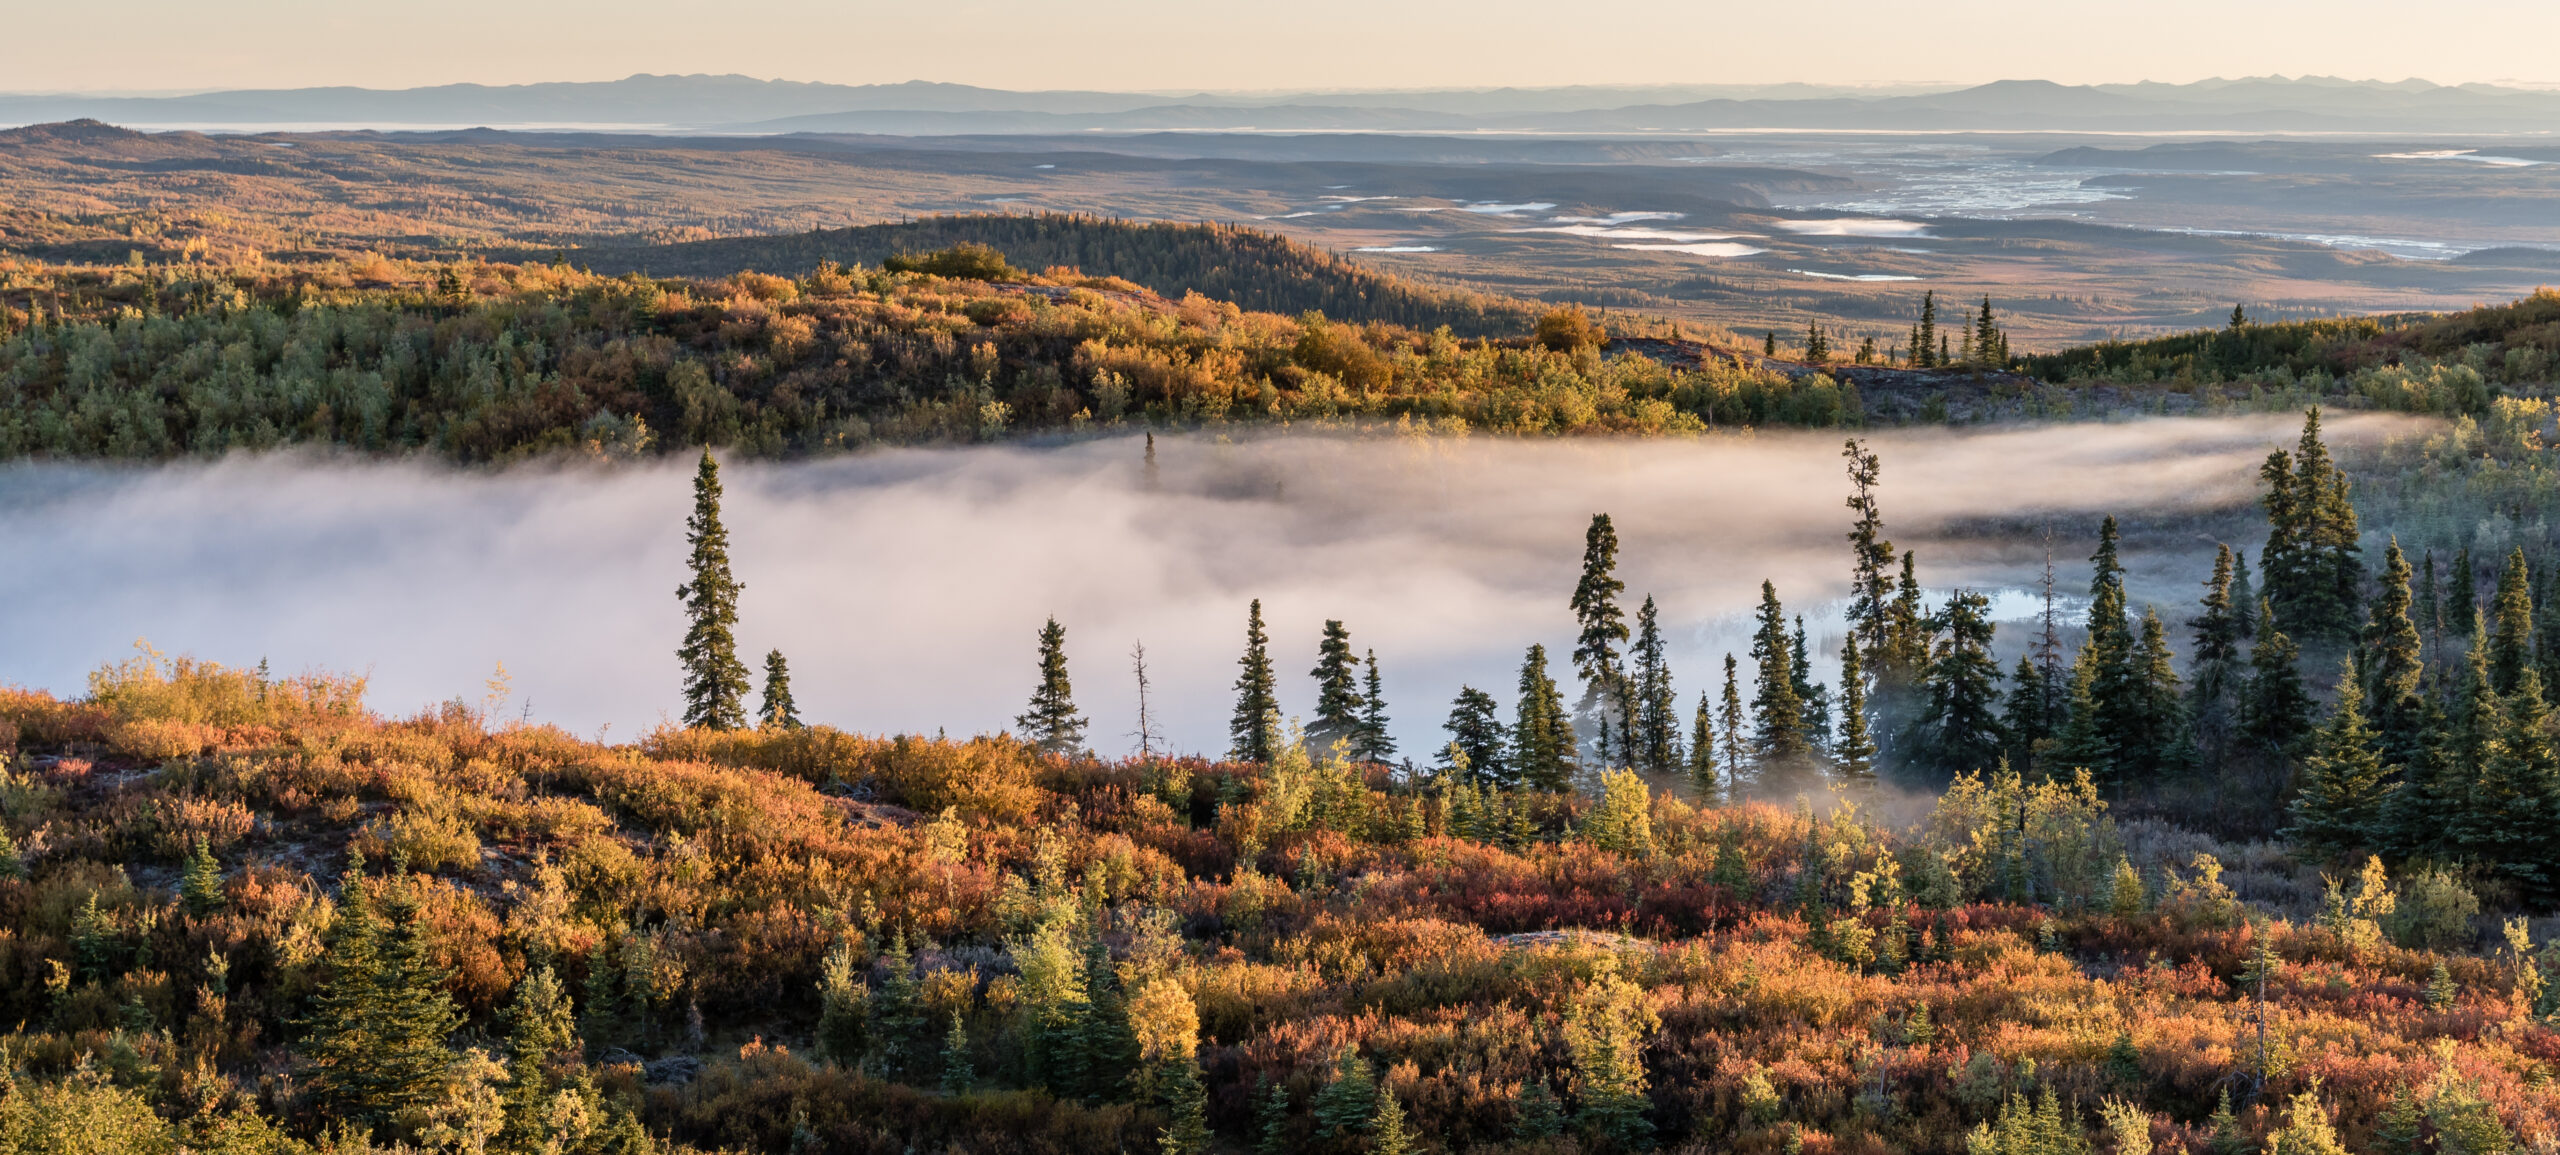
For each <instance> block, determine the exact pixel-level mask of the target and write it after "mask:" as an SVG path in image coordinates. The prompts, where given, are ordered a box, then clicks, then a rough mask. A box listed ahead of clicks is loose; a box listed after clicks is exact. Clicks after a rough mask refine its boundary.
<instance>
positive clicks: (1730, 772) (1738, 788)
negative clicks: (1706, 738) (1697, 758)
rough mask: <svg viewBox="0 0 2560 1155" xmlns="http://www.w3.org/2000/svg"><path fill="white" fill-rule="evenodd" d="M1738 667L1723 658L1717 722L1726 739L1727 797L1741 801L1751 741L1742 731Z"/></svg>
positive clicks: (1727, 657) (1726, 656)
mask: <svg viewBox="0 0 2560 1155" xmlns="http://www.w3.org/2000/svg"><path fill="white" fill-rule="evenodd" d="M1737 673H1738V667H1737V665H1736V663H1735V662H1734V659H1733V655H1732V654H1726V655H1725V656H1724V694H1723V696H1722V697H1721V698H1719V699H1718V700H1717V706H1718V710H1717V714H1716V720H1717V722H1719V723H1720V724H1721V725H1720V727H1719V729H1720V734H1721V737H1722V738H1723V739H1724V774H1725V782H1726V790H1727V796H1728V797H1730V798H1733V799H1735V800H1737V801H1739V800H1740V799H1741V797H1742V763H1743V761H1744V758H1745V752H1746V751H1748V750H1749V749H1750V746H1749V745H1748V743H1749V742H1750V739H1749V738H1748V737H1746V736H1745V735H1744V733H1743V730H1742V719H1743V715H1742V687H1741V683H1740V682H1739V681H1738V680H1737V677H1736V675H1737Z"/></svg>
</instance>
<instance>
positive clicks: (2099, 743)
mask: <svg viewBox="0 0 2560 1155" xmlns="http://www.w3.org/2000/svg"><path fill="white" fill-rule="evenodd" d="M2065 685H2066V687H2067V688H2066V691H2065V693H2064V695H2063V702H2064V705H2063V711H2062V715H2063V720H2062V728H2061V730H2060V731H2059V732H2058V733H2056V734H2055V735H2054V739H2053V758H2052V766H2051V767H2050V770H2051V771H2052V773H2053V774H2054V775H2056V776H2060V775H2064V774H2067V773H2068V772H2070V771H2074V770H2086V771H2089V773H2090V776H2091V777H2097V776H2099V775H2100V774H2103V773H2106V772H2108V771H2110V770H2112V768H2113V767H2114V766H2115V764H2116V749H2115V741H2114V736H2113V735H2111V734H2109V733H2108V732H2107V730H2106V728H2105V727H2104V726H2103V725H2101V724H2100V722H2099V718H2098V656H2097V653H2096V652H2095V651H2094V650H2093V649H2092V648H2090V647H2087V646H2083V647H2081V649H2080V652H2079V654H2078V655H2076V656H2075V657H2074V658H2073V659H2072V662H2071V677H2070V679H2069V681H2068V682H2067V683H2065Z"/></svg>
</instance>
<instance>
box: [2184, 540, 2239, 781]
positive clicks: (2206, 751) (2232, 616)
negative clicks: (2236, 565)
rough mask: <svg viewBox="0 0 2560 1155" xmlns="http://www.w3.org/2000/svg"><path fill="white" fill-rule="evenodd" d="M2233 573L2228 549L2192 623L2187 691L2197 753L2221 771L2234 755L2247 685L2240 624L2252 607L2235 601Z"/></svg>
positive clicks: (2217, 557)
mask: <svg viewBox="0 0 2560 1155" xmlns="http://www.w3.org/2000/svg"><path fill="white" fill-rule="evenodd" d="M2232 570H2233V559H2232V556H2231V547H2230V546H2227V545H2226V546H2222V547H2220V548H2219V549H2218V550H2216V551H2215V553H2214V557H2213V576H2212V577H2211V578H2209V579H2207V580H2206V581H2205V585H2204V598H2203V599H2202V600H2201V602H2200V603H2199V605H2200V607H2201V612H2200V613H2198V614H2197V615H2196V617H2195V619H2194V620H2193V621H2191V622H2189V623H2188V626H2189V627H2190V628H2191V629H2193V630H2194V631H2195V662H2194V664H2193V665H2192V666H2190V667H2189V669H2190V670H2191V671H2192V672H2193V673H2194V676H2195V677H2194V681H2193V683H2192V684H2191V685H2190V686H2189V687H2188V691H2187V716H2188V719H2189V722H2190V724H2191V725H2192V726H2193V727H2194V729H2195V738H2196V746H2197V749H2198V751H2199V752H2200V753H2201V754H2202V755H2203V757H2204V760H2205V761H2206V762H2207V763H2208V764H2211V765H2220V764H2221V761H2222V756H2223V754H2224V753H2225V752H2226V751H2228V750H2229V749H2230V745H2231V733H2232V728H2233V726H2234V725H2235V723H2236V722H2237V719H2238V712H2239V700H2240V687H2241V685H2242V684H2243V683H2244V682H2245V681H2246V680H2247V674H2246V670H2247V665H2246V664H2245V663H2244V662H2243V661H2242V660H2241V657H2240V642H2241V636H2240V620H2241V617H2242V616H2243V615H2244V614H2246V613H2247V612H2248V607H2246V606H2242V605H2238V604H2235V603H2234V602H2233V601H2232V600H2231V596H2232V579H2233V573H2232Z"/></svg>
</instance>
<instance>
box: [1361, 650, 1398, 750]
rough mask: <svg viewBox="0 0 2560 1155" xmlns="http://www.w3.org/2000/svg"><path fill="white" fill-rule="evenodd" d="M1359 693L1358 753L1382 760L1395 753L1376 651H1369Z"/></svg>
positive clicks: (1385, 695) (1384, 686)
mask: <svg viewBox="0 0 2560 1155" xmlns="http://www.w3.org/2000/svg"><path fill="white" fill-rule="evenodd" d="M1364 687H1365V688H1364V689H1363V691H1362V692H1361V694H1360V741H1359V749H1358V751H1357V755H1356V756H1357V757H1358V758H1359V759H1360V760H1361V761H1363V762H1384V761H1386V760H1387V759H1390V758H1393V757H1395V756H1396V740H1395V736H1394V735H1392V734H1389V733H1388V732H1387V687H1386V683H1385V682H1383V681H1382V680H1380V679H1379V677H1378V651H1376V650H1371V651H1369V664H1368V673H1367V675H1366V680H1365V682H1364Z"/></svg>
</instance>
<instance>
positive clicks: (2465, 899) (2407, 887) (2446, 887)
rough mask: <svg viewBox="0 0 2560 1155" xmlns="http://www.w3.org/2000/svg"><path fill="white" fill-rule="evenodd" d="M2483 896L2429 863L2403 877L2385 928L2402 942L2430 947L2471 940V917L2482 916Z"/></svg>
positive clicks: (2404, 944)
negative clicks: (2480, 896) (2476, 894)
mask: <svg viewBox="0 0 2560 1155" xmlns="http://www.w3.org/2000/svg"><path fill="white" fill-rule="evenodd" d="M2479 914H2480V899H2479V898H2478V897H2477V896H2475V895H2473V894H2472V893H2471V888H2470V887H2467V886H2464V885H2463V884H2462V880H2461V879H2459V878H2457V877H2455V876H2454V875H2453V873H2452V872H2451V871H2449V870H2446V869H2444V868H2443V867H2440V866H2426V867H2421V868H2420V869H2418V870H2416V871H2414V872H2412V873H2411V874H2409V875H2408V876H2407V877H2406V878H2404V879H2402V880H2401V883H2400V889H2399V892H2398V893H2397V894H2396V895H2395V896H2394V904H2393V907H2392V910H2391V913H2389V914H2387V915H2385V916H2383V926H2384V929H2386V930H2388V931H2389V932H2390V934H2391V938H2392V941H2394V942H2397V943H2399V944H2400V945H2402V946H2409V947H2419V948H2422V949H2426V950H2443V949H2445V948H2447V947H2452V946H2457V945H2467V944H2469V943H2470V942H2471V941H2472V939H2473V937H2474V932H2473V930H2472V926H2471V920H2472V919H2474V918H2477V917H2479Z"/></svg>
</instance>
